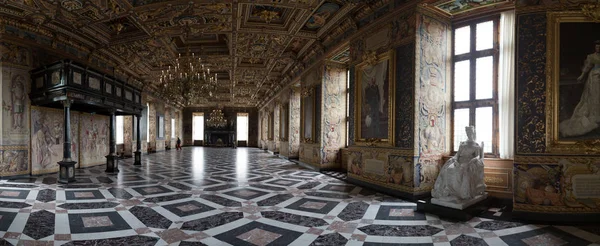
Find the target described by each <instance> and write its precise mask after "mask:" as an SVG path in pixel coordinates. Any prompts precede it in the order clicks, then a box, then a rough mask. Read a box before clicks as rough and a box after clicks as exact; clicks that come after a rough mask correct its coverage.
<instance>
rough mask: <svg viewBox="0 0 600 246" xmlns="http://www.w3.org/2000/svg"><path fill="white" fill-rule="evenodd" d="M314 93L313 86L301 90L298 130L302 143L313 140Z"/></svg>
mask: <svg viewBox="0 0 600 246" xmlns="http://www.w3.org/2000/svg"><path fill="white" fill-rule="evenodd" d="M315 107H316V95H315V88H314V87H311V88H306V89H305V90H304V91H303V92H302V100H301V101H300V113H301V114H300V117H301V120H300V125H301V126H300V130H301V135H300V136H301V142H302V143H314V141H315V131H316V130H315V129H316V125H315V124H316V123H315V119H316V117H315V112H316V108H315Z"/></svg>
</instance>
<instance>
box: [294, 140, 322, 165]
mask: <svg viewBox="0 0 600 246" xmlns="http://www.w3.org/2000/svg"><path fill="white" fill-rule="evenodd" d="M320 153H321V147H320V144H310V143H302V144H300V149H299V157H300V161H301V162H304V163H306V164H310V165H312V166H314V167H317V168H319V167H320V164H319V163H320V161H321V157H320Z"/></svg>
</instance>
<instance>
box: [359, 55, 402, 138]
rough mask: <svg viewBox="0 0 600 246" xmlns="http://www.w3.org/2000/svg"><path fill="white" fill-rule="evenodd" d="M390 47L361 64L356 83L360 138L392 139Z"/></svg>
mask: <svg viewBox="0 0 600 246" xmlns="http://www.w3.org/2000/svg"><path fill="white" fill-rule="evenodd" d="M390 57H393V56H391V51H390V52H387V53H385V54H384V55H381V56H380V57H379V58H378V60H376V61H374V62H372V63H371V64H369V63H363V64H362V65H359V67H358V69H357V70H356V73H357V75H356V78H357V86H356V90H357V91H356V92H357V93H356V95H357V98H358V100H357V103H358V105H357V106H356V110H357V116H356V117H357V119H356V120H357V126H359V127H357V128H356V129H357V131H358V132H357V134H356V136H357V137H358V139H357V141H365V140H369V141H370V140H378V142H389V141H390V140H391V135H392V134H391V126H392V124H391V122H390V120H391V119H392V117H391V115H390V114H391V111H392V110H391V105H393V104H391V100H392V98H393V97H392V96H393V95H392V94H391V91H393V90H392V86H393V83H392V81H391V80H393V77H392V76H391V74H392V71H391V69H392V67H393V66H392V62H393V61H392V60H391V59H390Z"/></svg>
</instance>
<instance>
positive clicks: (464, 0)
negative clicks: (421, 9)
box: [435, 0, 508, 15]
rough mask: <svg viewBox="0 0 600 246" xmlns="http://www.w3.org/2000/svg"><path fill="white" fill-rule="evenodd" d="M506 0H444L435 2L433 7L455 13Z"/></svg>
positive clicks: (451, 13)
mask: <svg viewBox="0 0 600 246" xmlns="http://www.w3.org/2000/svg"><path fill="white" fill-rule="evenodd" d="M506 2H508V1H507V0H452V1H444V2H442V3H439V4H436V5H435V7H436V8H438V9H439V10H441V11H443V12H445V13H447V14H450V15H457V14H461V13H464V12H467V11H471V10H475V9H479V8H485V7H490V6H493V5H497V4H501V3H506Z"/></svg>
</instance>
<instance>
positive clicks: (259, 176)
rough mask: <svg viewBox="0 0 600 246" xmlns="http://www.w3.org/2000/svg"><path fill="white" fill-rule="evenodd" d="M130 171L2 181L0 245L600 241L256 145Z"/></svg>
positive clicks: (188, 152)
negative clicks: (470, 214)
mask: <svg viewBox="0 0 600 246" xmlns="http://www.w3.org/2000/svg"><path fill="white" fill-rule="evenodd" d="M132 164H133V159H126V160H121V161H120V167H119V169H120V172H119V173H118V174H108V173H105V172H104V169H105V167H104V166H97V167H92V168H86V169H78V170H77V172H76V176H77V180H78V182H76V183H73V184H68V185H61V184H57V183H56V174H51V175H44V176H40V177H25V178H19V179H10V180H0V245H353V246H354V245H384V246H385V245H399V244H398V243H401V244H402V245H405V244H406V245H532V244H540V245H541V244H545V245H561V244H565V243H569V245H598V243H600V235H598V233H600V228H598V227H597V226H596V227H595V226H587V227H572V226H551V225H529V224H523V223H516V222H507V221H501V220H493V219H487V218H477V217H476V218H473V219H472V220H471V221H468V222H462V223H456V222H450V221H445V220H441V219H439V218H438V217H437V216H435V215H430V214H422V213H419V212H417V211H414V210H415V208H416V205H415V204H414V203H411V202H406V201H403V200H401V199H397V198H393V197H389V196H386V195H382V194H379V193H377V192H374V191H372V190H368V189H364V188H362V187H358V186H355V185H351V184H347V183H345V181H344V177H338V176H340V175H332V174H331V173H326V174H323V173H319V172H313V171H310V170H306V169H303V168H301V167H300V166H298V165H296V164H295V163H293V162H290V161H287V160H284V159H279V158H274V157H273V155H270V154H268V153H265V152H264V151H262V150H258V149H253V148H238V149H225V148H221V149H219V148H202V147H190V148H184V149H183V150H182V151H167V152H159V153H155V154H151V155H144V156H143V165H142V166H133V165H132ZM329 175H331V176H329ZM332 176H333V177H332ZM342 176H343V175H342Z"/></svg>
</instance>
